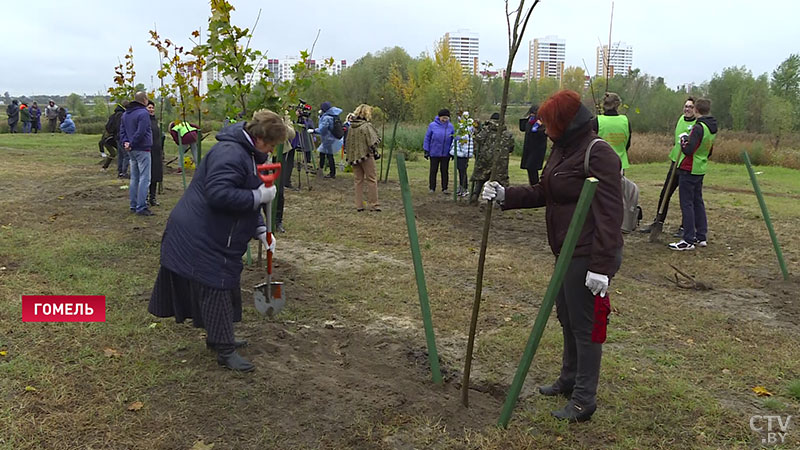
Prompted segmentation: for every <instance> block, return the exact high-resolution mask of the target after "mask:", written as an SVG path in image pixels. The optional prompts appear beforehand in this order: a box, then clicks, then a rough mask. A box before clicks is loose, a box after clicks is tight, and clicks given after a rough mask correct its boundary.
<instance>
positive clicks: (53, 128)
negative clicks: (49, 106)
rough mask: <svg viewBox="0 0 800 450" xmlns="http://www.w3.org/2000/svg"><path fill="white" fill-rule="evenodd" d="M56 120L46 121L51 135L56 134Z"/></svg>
mask: <svg viewBox="0 0 800 450" xmlns="http://www.w3.org/2000/svg"><path fill="white" fill-rule="evenodd" d="M57 121H58V119H47V127H48V128H49V129H50V132H51V133H55V132H56V123H57Z"/></svg>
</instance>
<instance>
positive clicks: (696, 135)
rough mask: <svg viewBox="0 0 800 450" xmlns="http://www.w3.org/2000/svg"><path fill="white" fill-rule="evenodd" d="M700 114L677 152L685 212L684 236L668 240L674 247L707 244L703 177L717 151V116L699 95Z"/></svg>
mask: <svg viewBox="0 0 800 450" xmlns="http://www.w3.org/2000/svg"><path fill="white" fill-rule="evenodd" d="M694 109H695V111H696V113H697V114H698V115H699V117H698V118H697V123H695V124H694V125H693V126H692V131H691V132H690V133H689V134H688V135H684V136H683V137H682V138H681V152H680V154H679V155H678V193H679V194H680V199H681V214H683V221H682V222H683V239H681V240H680V241H678V242H673V243H672V244H669V248H670V249H672V250H679V251H680V250H694V248H695V247H706V246H708V241H707V234H708V220H707V218H706V206H705V203H704V202H703V177H705V174H706V169H707V167H708V158H709V157H711V153H712V152H713V151H714V139H715V138H716V137H717V119H715V118H714V117H713V116H711V100H709V99H706V98H699V99H697V101H696V102H695V103H694Z"/></svg>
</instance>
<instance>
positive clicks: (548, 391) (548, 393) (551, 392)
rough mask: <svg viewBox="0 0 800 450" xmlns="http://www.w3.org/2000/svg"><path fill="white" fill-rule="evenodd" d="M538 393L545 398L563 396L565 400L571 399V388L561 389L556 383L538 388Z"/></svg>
mask: <svg viewBox="0 0 800 450" xmlns="http://www.w3.org/2000/svg"><path fill="white" fill-rule="evenodd" d="M539 393H540V394H542V395H544V396H545V397H555V396H557V395H563V396H564V397H566V398H570V397H572V388H569V389H567V388H563V387H561V386H560V385H559V384H558V382H556V383H553V384H551V385H548V386H539Z"/></svg>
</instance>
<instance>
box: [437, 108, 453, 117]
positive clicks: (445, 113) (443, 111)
mask: <svg viewBox="0 0 800 450" xmlns="http://www.w3.org/2000/svg"><path fill="white" fill-rule="evenodd" d="M437 116H439V117H442V116H447V117H450V110H449V109H447V108H444V109H440V110H439V114H437Z"/></svg>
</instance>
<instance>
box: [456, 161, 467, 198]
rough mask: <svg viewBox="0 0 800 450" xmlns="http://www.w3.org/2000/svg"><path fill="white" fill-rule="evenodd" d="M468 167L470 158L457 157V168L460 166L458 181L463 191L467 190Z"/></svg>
mask: <svg viewBox="0 0 800 450" xmlns="http://www.w3.org/2000/svg"><path fill="white" fill-rule="evenodd" d="M467 167H469V158H456V168H458V181H459V183H458V184H459V185H460V186H461V190H462V191H466V190H467Z"/></svg>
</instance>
